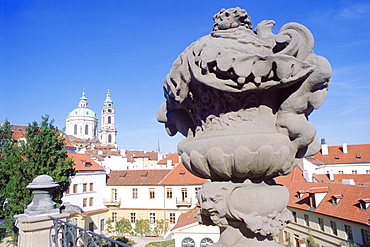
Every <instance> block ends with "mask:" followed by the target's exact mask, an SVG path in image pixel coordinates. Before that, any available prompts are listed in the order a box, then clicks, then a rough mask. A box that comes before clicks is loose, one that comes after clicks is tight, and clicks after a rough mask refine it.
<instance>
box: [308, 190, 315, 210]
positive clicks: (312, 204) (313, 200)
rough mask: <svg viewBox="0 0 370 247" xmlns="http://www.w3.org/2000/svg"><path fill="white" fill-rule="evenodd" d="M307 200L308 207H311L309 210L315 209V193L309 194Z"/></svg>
mask: <svg viewBox="0 0 370 247" xmlns="http://www.w3.org/2000/svg"><path fill="white" fill-rule="evenodd" d="M309 199H310V206H311V208H316V197H315V193H310V196H309Z"/></svg>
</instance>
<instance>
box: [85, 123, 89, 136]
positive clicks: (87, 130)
mask: <svg viewBox="0 0 370 247" xmlns="http://www.w3.org/2000/svg"><path fill="white" fill-rule="evenodd" d="M88 134H89V126H87V124H86V125H85V135H88Z"/></svg>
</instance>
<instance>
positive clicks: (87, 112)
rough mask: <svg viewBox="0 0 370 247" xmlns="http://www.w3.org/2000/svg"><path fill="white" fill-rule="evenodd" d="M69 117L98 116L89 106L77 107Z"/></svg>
mask: <svg viewBox="0 0 370 247" xmlns="http://www.w3.org/2000/svg"><path fill="white" fill-rule="evenodd" d="M68 117H94V118H98V117H97V116H96V113H95V112H94V111H93V110H91V109H89V108H76V109H74V110H73V111H71V112H70V113H69V114H68Z"/></svg>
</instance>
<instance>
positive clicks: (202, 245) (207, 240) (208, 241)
mask: <svg viewBox="0 0 370 247" xmlns="http://www.w3.org/2000/svg"><path fill="white" fill-rule="evenodd" d="M211 244H213V240H212V239H210V238H203V239H202V240H201V241H200V247H206V246H208V245H211Z"/></svg>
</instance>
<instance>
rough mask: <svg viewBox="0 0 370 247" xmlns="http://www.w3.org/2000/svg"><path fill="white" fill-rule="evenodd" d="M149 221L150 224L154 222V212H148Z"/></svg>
mask: <svg viewBox="0 0 370 247" xmlns="http://www.w3.org/2000/svg"><path fill="white" fill-rule="evenodd" d="M149 223H150V224H155V213H150V214H149Z"/></svg>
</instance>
